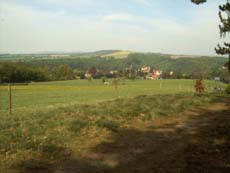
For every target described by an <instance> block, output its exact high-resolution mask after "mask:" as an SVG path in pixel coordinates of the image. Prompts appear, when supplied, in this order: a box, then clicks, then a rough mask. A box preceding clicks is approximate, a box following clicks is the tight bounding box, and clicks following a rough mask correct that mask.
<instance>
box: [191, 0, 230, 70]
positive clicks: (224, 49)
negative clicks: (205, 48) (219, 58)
mask: <svg viewBox="0 0 230 173" xmlns="http://www.w3.org/2000/svg"><path fill="white" fill-rule="evenodd" d="M191 1H192V2H193V3H195V4H201V3H204V2H206V1H207V0H191ZM223 13H226V14H227V17H223ZM219 18H220V22H221V25H219V30H220V36H221V37H225V36H226V34H227V33H230V3H229V0H227V2H226V3H225V4H223V5H220V6H219ZM215 51H216V53H217V54H219V55H228V56H229V60H228V63H226V65H227V67H228V71H229V72H230V43H224V45H223V46H220V45H219V44H218V45H217V47H216V48H215Z"/></svg>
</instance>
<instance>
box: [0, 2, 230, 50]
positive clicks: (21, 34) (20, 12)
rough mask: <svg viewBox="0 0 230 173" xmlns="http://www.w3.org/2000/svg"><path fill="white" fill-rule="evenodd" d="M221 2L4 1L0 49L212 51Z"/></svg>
mask: <svg viewBox="0 0 230 173" xmlns="http://www.w3.org/2000/svg"><path fill="white" fill-rule="evenodd" d="M221 1H222V2H224V0H209V2H208V3H206V4H204V5H200V6H197V5H194V4H192V3H191V2H190V0H0V38H1V39H0V53H34V52H43V51H59V52H62V51H66V52H74V51H76V52H77V51H94V50H101V49H123V50H133V51H142V52H162V53H172V54H195V55H214V54H215V53H214V49H213V48H214V46H215V45H216V44H217V43H218V42H223V40H220V38H219V33H218V24H219V19H218V11H217V10H218V2H221ZM226 39H228V38H226Z"/></svg>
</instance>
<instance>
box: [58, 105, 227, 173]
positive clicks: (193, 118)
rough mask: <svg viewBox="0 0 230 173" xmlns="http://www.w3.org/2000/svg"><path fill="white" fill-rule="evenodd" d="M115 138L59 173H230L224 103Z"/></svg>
mask: <svg viewBox="0 0 230 173" xmlns="http://www.w3.org/2000/svg"><path fill="white" fill-rule="evenodd" d="M134 125H135V124H134ZM110 138H111V139H110V142H107V143H101V144H100V145H98V146H96V147H95V148H92V149H91V150H90V151H87V152H85V153H83V154H82V155H81V156H77V155H74V154H73V156H72V157H71V158H69V159H67V160H65V161H63V162H62V163H60V164H59V166H58V167H57V170H56V171H55V173H182V172H183V173H230V107H229V106H227V105H226V104H225V103H224V102H222V103H217V104H213V105H212V106H210V107H209V108H207V109H197V110H194V111H191V112H187V113H185V114H184V115H183V116H172V117H163V118H159V119H156V120H154V121H152V122H151V123H149V122H148V123H142V124H140V123H139V124H136V126H135V128H123V129H119V130H118V131H117V132H114V133H112V134H111V136H110Z"/></svg>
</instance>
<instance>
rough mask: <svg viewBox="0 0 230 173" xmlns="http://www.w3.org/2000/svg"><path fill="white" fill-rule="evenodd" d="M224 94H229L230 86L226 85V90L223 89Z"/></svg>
mask: <svg viewBox="0 0 230 173" xmlns="http://www.w3.org/2000/svg"><path fill="white" fill-rule="evenodd" d="M225 93H226V94H230V84H228V86H227V88H226V89H225Z"/></svg>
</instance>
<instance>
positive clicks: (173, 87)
mask: <svg viewBox="0 0 230 173" xmlns="http://www.w3.org/2000/svg"><path fill="white" fill-rule="evenodd" d="M109 82H110V85H108V86H107V85H103V84H102V81H101V80H93V81H91V82H89V81H87V80H73V81H60V82H44V83H31V84H29V85H20V86H12V95H13V96H12V97H13V110H14V111H16V112H17V111H19V110H26V111H29V110H30V109H32V110H35V109H38V110H39V109H41V108H42V109H44V108H49V107H54V106H63V105H71V104H79V103H80V104H90V103H96V102H98V101H105V100H111V99H115V98H117V97H118V96H119V97H121V98H125V97H134V96H137V95H142V94H151V95H156V94H161V95H165V94H177V93H193V92H194V88H193V85H194V81H193V80H154V81H151V80H126V81H122V82H121V85H119V87H118V92H116V91H115V89H114V86H113V85H112V81H109ZM205 85H206V88H207V92H211V91H213V88H214V87H215V86H221V87H224V84H222V83H217V82H214V81H205ZM7 94H8V93H7V86H0V98H1V99H0V111H1V112H4V111H6V110H7V102H8V101H7V99H8V97H7Z"/></svg>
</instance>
